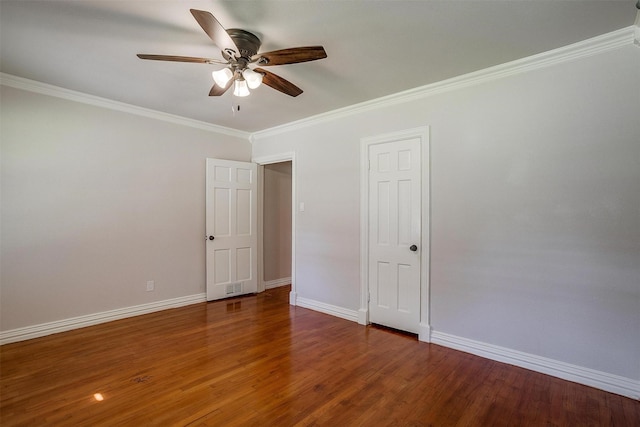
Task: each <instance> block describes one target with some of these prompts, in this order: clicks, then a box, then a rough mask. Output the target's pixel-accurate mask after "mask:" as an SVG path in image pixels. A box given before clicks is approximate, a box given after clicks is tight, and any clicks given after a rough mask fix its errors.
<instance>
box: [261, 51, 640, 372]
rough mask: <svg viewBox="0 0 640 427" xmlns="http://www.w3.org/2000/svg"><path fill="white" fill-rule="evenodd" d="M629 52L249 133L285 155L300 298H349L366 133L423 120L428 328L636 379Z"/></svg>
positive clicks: (639, 106)
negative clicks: (294, 207)
mask: <svg viewBox="0 0 640 427" xmlns="http://www.w3.org/2000/svg"><path fill="white" fill-rule="evenodd" d="M638 70H640V49H638V48H637V47H635V46H632V45H627V46H624V47H621V48H617V49H615V50H610V51H607V52H603V53H599V54H597V55H595V56H589V57H583V58H580V59H574V60H571V61H568V62H563V63H558V64H556V65H552V66H549V67H547V68H541V69H537V70H534V71H528V72H523V73H520V74H515V75H510V76H507V77H504V78H501V79H498V80H493V81H490V82H484V83H482V84H476V85H473V86H469V87H464V88H459V89H456V90H452V91H448V92H443V93H440V94H433V95H431V96H428V97H423V98H421V99H414V100H409V101H406V102H404V103H402V104H398V105H388V106H381V107H379V108H367V109H363V111H361V112H356V113H352V114H349V115H346V116H336V117H334V118H333V119H331V120H329V119H325V120H319V121H317V122H316V123H315V124H312V125H308V126H293V127H291V128H290V130H288V131H286V132H271V133H269V132H264V133H262V134H257V135H254V139H255V142H254V149H253V155H254V157H259V156H268V155H274V154H277V153H286V152H291V151H294V152H295V156H296V157H295V158H296V177H295V179H296V188H297V202H304V203H305V205H306V209H305V211H304V212H297V213H296V257H295V259H296V285H297V293H298V296H300V297H304V298H306V299H311V300H316V301H318V302H321V303H325V304H330V305H335V306H338V307H343V308H346V309H350V310H358V308H359V283H360V276H359V260H360V253H359V240H360V234H359V233H360V214H359V209H360V206H359V200H360V199H359V197H360V187H359V173H360V172H359V167H360V163H359V161H360V157H359V156H360V152H359V149H360V140H361V139H362V138H363V137H367V136H373V135H378V134H383V133H388V132H394V131H399V130H404V129H410V128H414V127H418V126H425V125H428V126H430V141H431V171H430V176H431V201H430V203H431V224H430V225H431V294H430V306H431V319H430V322H431V326H432V327H433V330H434V331H437V332H442V333H447V334H451V335H454V336H458V337H464V338H467V339H471V340H476V341H479V342H483V343H488V344H492V345H496V346H502V347H505V348H508V349H513V350H517V351H522V352H525V353H528V354H534V355H538V356H541V357H547V358H551V359H554V360H557V361H562V362H566V363H570V364H574V365H578V366H582V367H586V368H591V369H595V370H598V371H602V372H607V373H612V374H616V375H620V376H622V377H625V378H630V379H633V380H638V379H640V335H639V331H640V120H639V117H638V112H640V73H639V72H638Z"/></svg>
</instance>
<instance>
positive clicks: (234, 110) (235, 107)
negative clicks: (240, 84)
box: [231, 103, 240, 117]
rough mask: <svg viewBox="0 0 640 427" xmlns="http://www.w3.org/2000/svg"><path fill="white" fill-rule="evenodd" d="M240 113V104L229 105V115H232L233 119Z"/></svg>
mask: <svg viewBox="0 0 640 427" xmlns="http://www.w3.org/2000/svg"><path fill="white" fill-rule="evenodd" d="M239 112H240V104H235V105H234V104H233V103H231V114H232V115H233V117H235V116H236V113H239Z"/></svg>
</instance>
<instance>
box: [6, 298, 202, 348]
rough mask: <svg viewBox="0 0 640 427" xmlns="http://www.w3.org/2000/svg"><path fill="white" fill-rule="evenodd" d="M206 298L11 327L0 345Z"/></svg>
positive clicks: (137, 306) (159, 303)
mask: <svg viewBox="0 0 640 427" xmlns="http://www.w3.org/2000/svg"><path fill="white" fill-rule="evenodd" d="M206 300H207V298H206V294H204V293H202V294H196V295H188V296H185V297H178V298H172V299H168V300H164V301H156V302H150V303H146V304H141V305H135V306H132V307H125V308H118V309H115V310H109V311H103V312H101V313H94V314H88V315H85V316H78V317H72V318H70V319H63V320H56V321H54V322H48V323H42V324H39V325H33V326H26V327H24V328H17V329H11V330H9V331H2V332H0V345H3V344H9V343H12V342H18V341H24V340H28V339H31V338H38V337H44V336H46V335H51V334H56V333H58V332H64V331H70V330H72V329H79V328H84V327H86V326H91V325H97V324H99V323H106V322H111V321H113V320H119V319H124V318H127V317H133V316H139V315H141V314H147V313H153V312H155V311H161V310H166V309H169V308H177V307H182V306H185V305H191V304H197V303H200V302H205V301H206Z"/></svg>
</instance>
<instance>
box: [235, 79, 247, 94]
mask: <svg viewBox="0 0 640 427" xmlns="http://www.w3.org/2000/svg"><path fill="white" fill-rule="evenodd" d="M233 94H234V95H235V96H248V95H249V88H248V87H247V82H246V81H245V80H244V79H238V80H236V82H235V87H234V89H233Z"/></svg>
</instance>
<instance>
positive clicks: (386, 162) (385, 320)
mask: <svg viewBox="0 0 640 427" xmlns="http://www.w3.org/2000/svg"><path fill="white" fill-rule="evenodd" d="M420 158H421V156H420V139H419V138H413V139H404V140H399V141H393V142H385V143H379V144H373V145H371V146H369V209H368V210H369V221H368V224H369V239H368V240H369V248H368V249H369V262H368V264H369V274H368V276H369V298H370V300H369V320H370V321H371V322H372V323H377V324H380V325H385V326H389V327H392V328H396V329H401V330H404V331H409V332H413V333H418V332H419V326H420V243H421V239H420V237H421V230H420V228H421V186H420V185H421V182H420V177H421V171H420V167H421V165H420V164H421V162H420Z"/></svg>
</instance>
